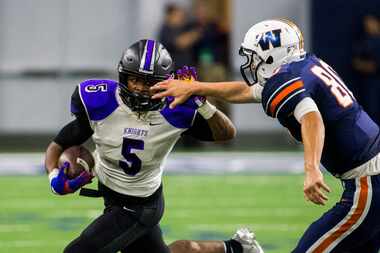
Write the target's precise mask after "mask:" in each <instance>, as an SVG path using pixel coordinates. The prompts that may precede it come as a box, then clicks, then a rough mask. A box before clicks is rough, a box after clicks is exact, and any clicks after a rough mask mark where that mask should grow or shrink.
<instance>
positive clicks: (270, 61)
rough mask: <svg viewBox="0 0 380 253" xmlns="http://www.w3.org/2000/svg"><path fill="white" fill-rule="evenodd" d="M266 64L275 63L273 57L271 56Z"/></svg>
mask: <svg viewBox="0 0 380 253" xmlns="http://www.w3.org/2000/svg"><path fill="white" fill-rule="evenodd" d="M265 63H266V64H272V63H273V57H272V56H269V57H268V58H267V60H266V61H265Z"/></svg>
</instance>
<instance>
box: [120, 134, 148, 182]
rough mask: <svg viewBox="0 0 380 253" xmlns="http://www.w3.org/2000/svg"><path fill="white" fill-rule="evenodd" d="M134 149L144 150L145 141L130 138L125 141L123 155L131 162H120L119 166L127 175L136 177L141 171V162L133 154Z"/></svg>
mask: <svg viewBox="0 0 380 253" xmlns="http://www.w3.org/2000/svg"><path fill="white" fill-rule="evenodd" d="M132 149H138V150H144V141H142V140H135V139H130V138H124V139H123V146H122V149H121V154H122V155H123V157H124V158H125V160H127V161H128V162H129V164H128V163H127V162H125V161H119V166H120V167H121V168H122V169H123V170H124V172H125V174H127V175H130V176H134V175H136V174H137V173H139V171H140V170H141V160H140V158H138V156H137V155H136V154H134V153H131V151H132Z"/></svg>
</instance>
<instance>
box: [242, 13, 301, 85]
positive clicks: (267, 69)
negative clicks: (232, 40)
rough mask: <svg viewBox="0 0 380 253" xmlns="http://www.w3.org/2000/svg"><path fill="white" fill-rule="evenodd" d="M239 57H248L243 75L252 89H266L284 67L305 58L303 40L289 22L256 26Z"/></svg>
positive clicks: (281, 21) (276, 20)
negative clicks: (262, 87) (271, 78)
mask: <svg viewBox="0 0 380 253" xmlns="http://www.w3.org/2000/svg"><path fill="white" fill-rule="evenodd" d="M239 54H240V55H242V56H244V57H246V60H247V61H246V62H245V63H244V64H242V65H241V66H240V72H241V74H242V76H243V78H244V80H245V81H246V83H247V84H248V85H250V86H251V85H253V84H255V83H258V84H260V85H262V86H264V85H265V83H266V81H267V80H268V79H269V78H270V77H271V76H272V75H274V73H275V71H276V69H278V68H279V67H280V66H281V65H282V64H285V63H290V62H293V61H299V60H301V59H303V58H304V55H305V51H304V46H303V36H302V33H301V31H300V30H299V28H298V27H297V26H296V25H295V24H294V23H292V22H291V21H289V20H285V19H273V20H266V21H262V22H260V23H257V24H255V25H254V26H252V27H251V28H250V29H249V30H248V32H247V33H246V35H245V37H244V41H243V43H242V45H241V48H240V50H239Z"/></svg>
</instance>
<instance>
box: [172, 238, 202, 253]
mask: <svg viewBox="0 0 380 253" xmlns="http://www.w3.org/2000/svg"><path fill="white" fill-rule="evenodd" d="M169 248H170V253H180V252H187V253H190V252H191V253H197V252H199V253H200V252H201V247H200V245H199V244H198V243H197V242H195V241H189V240H178V241H175V242H173V243H172V244H170V245H169Z"/></svg>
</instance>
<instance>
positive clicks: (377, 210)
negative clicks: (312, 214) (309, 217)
mask: <svg viewBox="0 0 380 253" xmlns="http://www.w3.org/2000/svg"><path fill="white" fill-rule="evenodd" d="M342 182H343V186H344V191H343V195H342V198H341V200H340V201H339V202H338V203H337V204H336V205H335V206H334V207H333V208H331V209H330V210H329V211H327V212H326V213H325V214H324V215H323V216H322V217H321V218H319V219H318V220H317V221H315V222H314V223H312V224H311V225H310V226H309V228H308V229H307V230H306V232H305V233H304V235H303V236H302V238H301V239H300V241H299V242H298V245H297V247H296V248H295V249H294V250H293V253H327V252H332V253H378V252H379V249H380V175H376V176H368V177H361V178H357V179H350V180H343V181H342Z"/></svg>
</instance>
